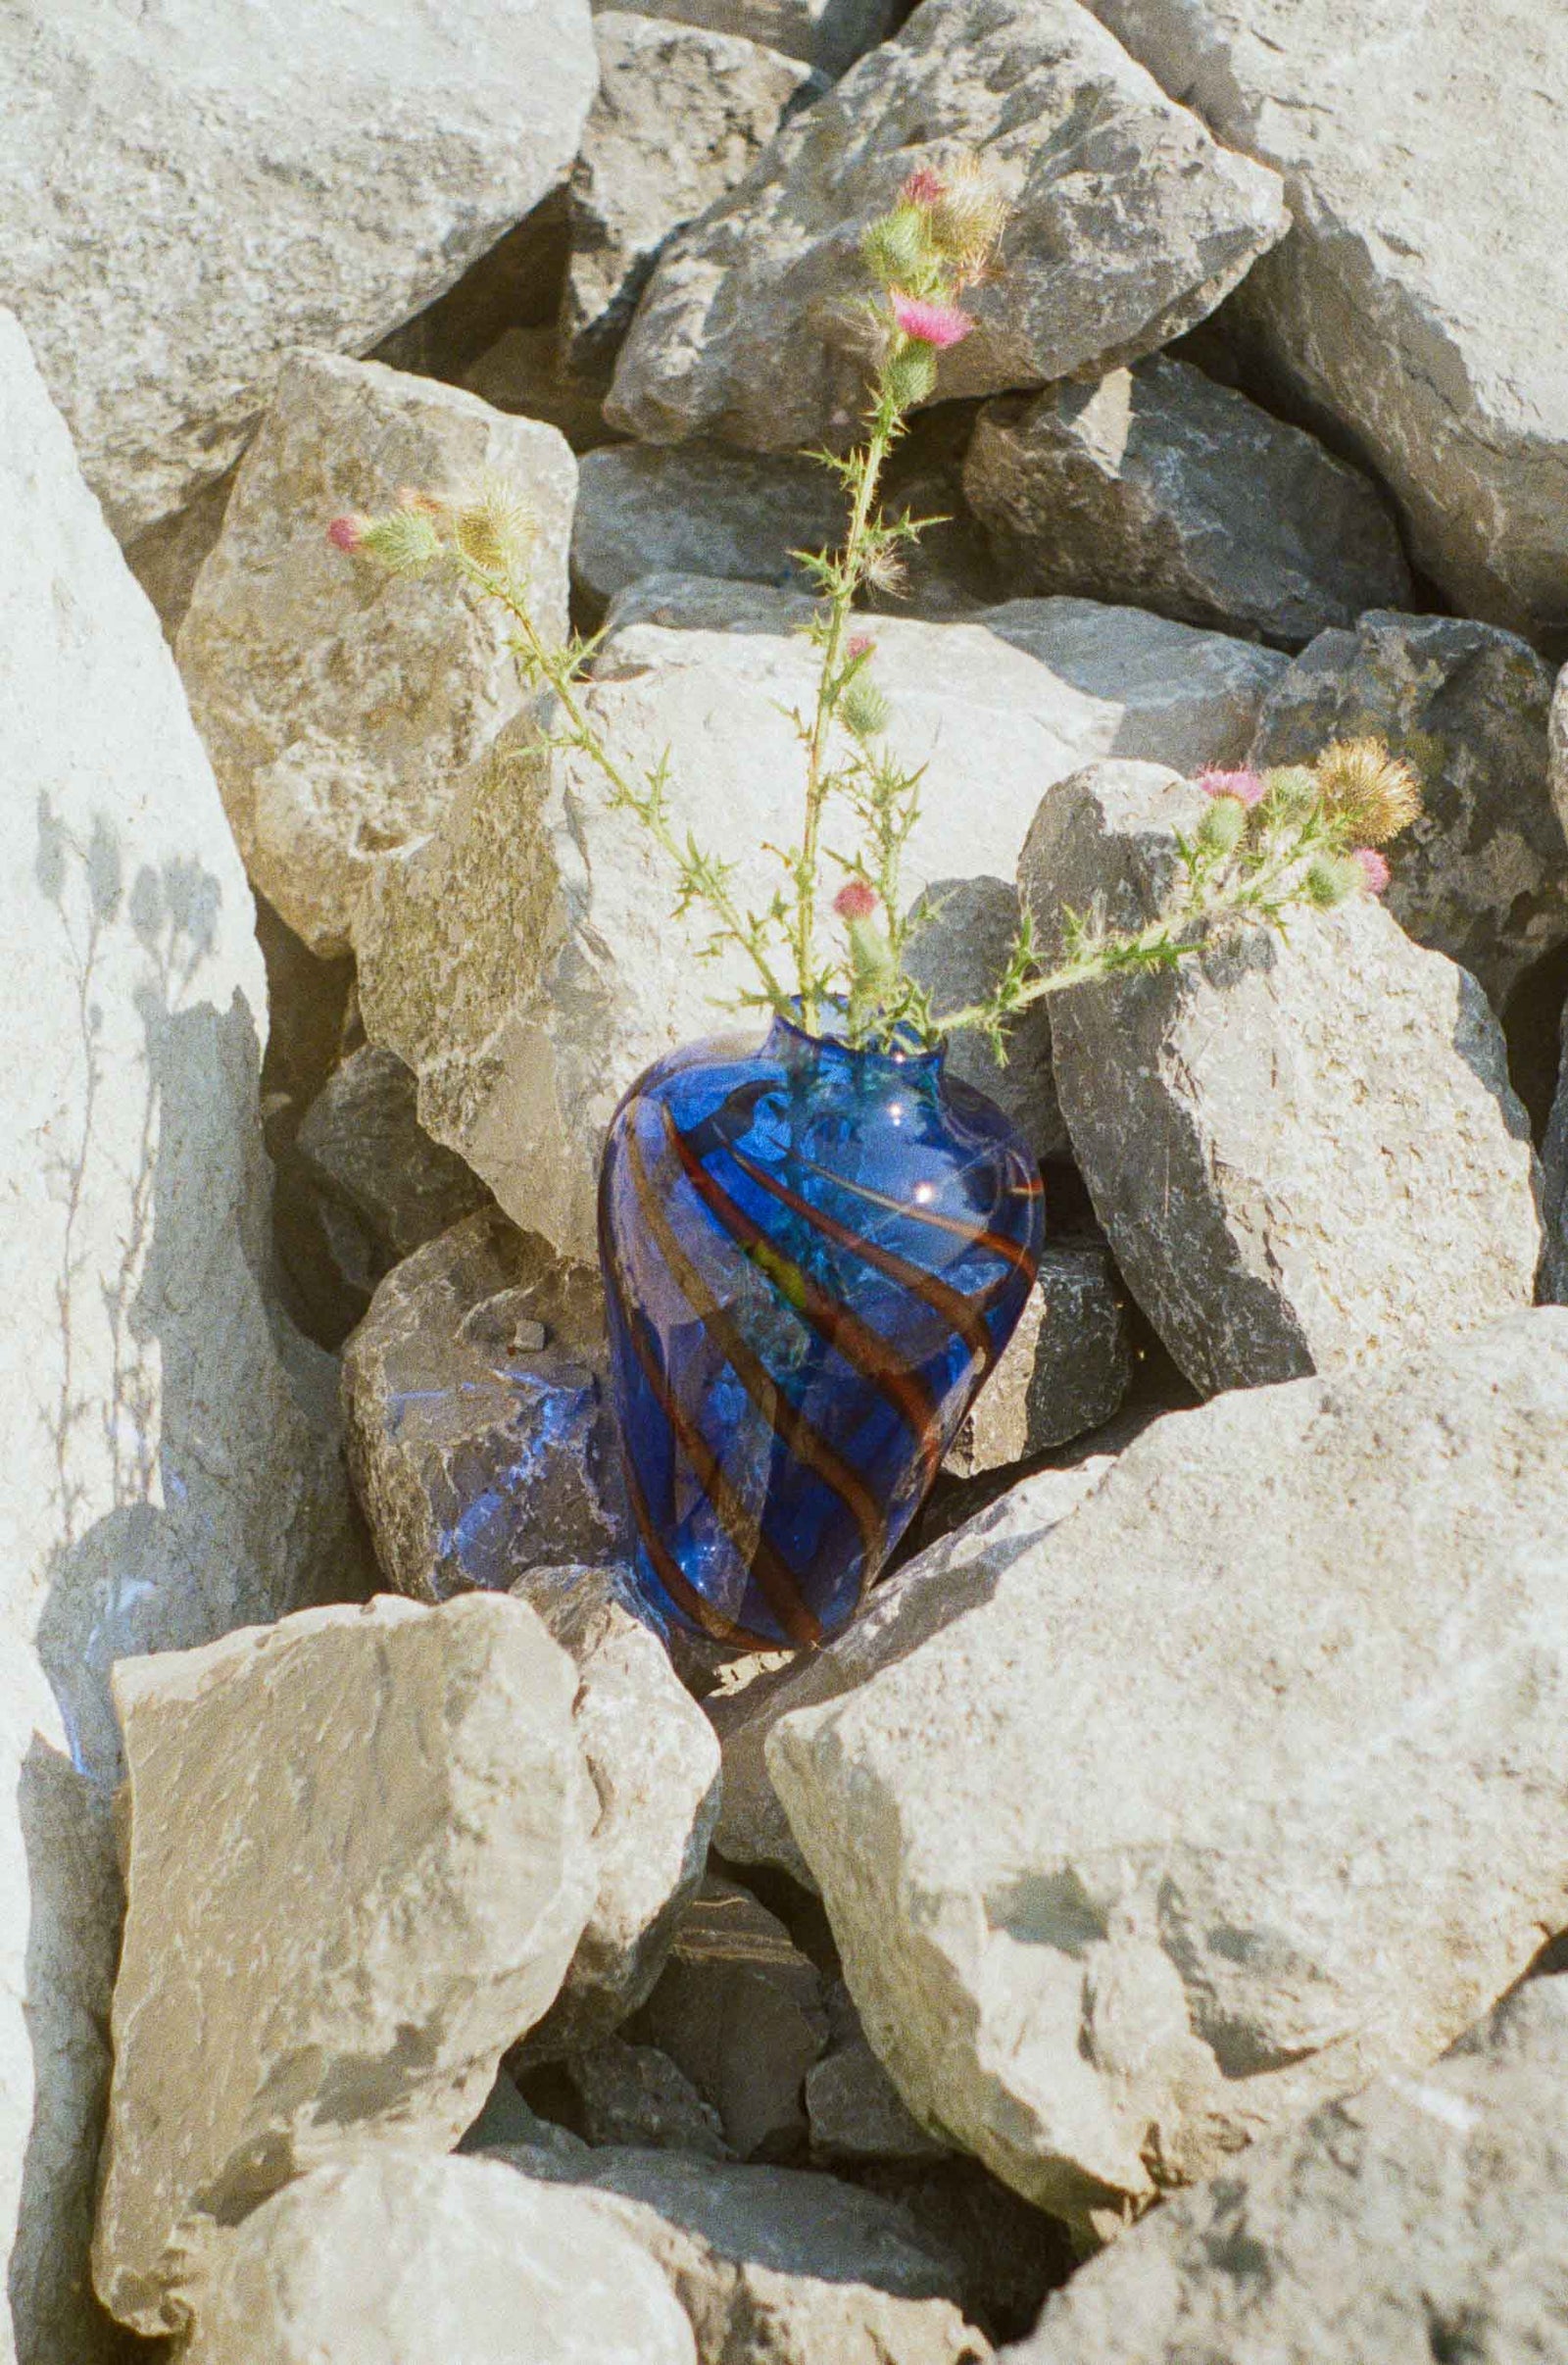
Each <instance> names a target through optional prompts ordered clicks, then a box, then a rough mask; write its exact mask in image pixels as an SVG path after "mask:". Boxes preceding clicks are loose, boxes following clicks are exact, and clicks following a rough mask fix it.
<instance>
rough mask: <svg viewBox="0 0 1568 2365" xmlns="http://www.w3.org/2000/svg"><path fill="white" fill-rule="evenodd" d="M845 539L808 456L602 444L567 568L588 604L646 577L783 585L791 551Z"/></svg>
mask: <svg viewBox="0 0 1568 2365" xmlns="http://www.w3.org/2000/svg"><path fill="white" fill-rule="evenodd" d="M843 537H844V502H843V497H842V494H841V492H840V489H839V487H838V485H837V484H836V483H835V482H834V480H833V478H832V477H831V476H829V475H828V473H827V471H826V469H825V468H821V467H820V466H819V465H818V464H817V463H816V462H814V461H811V460H804V459H798V458H796V457H794V456H793V455H791V456H783V455H780V456H773V455H770V454H767V453H760V452H726V451H725V450H724V449H723V448H722V446H709V445H707V444H692V445H685V446H674V447H666V448H663V449H661V448H660V447H659V446H658V445H654V444H635V443H622V444H610V445H608V446H606V447H605V448H604V449H603V450H601V451H597V452H592V453H590V454H589V455H588V457H587V458H586V459H585V460H584V462H583V464H582V468H581V471H580V475H579V484H578V494H577V510H576V515H575V517H574V518H573V520H572V529H571V574H572V581H573V583H574V585H575V587H576V589H577V591H578V593H579V595H580V596H581V597H582V598H583V599H584V600H586V601H587V602H588V604H589V605H590V606H591V607H592V608H593V609H594V610H595V611H596V612H603V610H604V609H606V608H608V607H609V605H610V603H611V601H612V600H613V598H614V596H615V594H616V592H618V591H624V590H625V588H626V586H627V585H628V584H629V583H635V582H637V581H638V580H640V578H641V577H642V576H644V575H651V574H684V575H719V576H725V577H734V578H740V579H743V580H746V581H749V582H753V583H791V582H795V581H797V580H798V578H799V576H800V568H799V567H798V565H797V563H796V561H795V559H794V557H793V556H792V553H794V552H795V551H798V550H822V549H827V548H831V547H833V546H834V545H835V544H837V543H838V542H840V541H842V540H843Z"/></svg>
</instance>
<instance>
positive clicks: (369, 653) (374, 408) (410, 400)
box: [176, 353, 576, 953]
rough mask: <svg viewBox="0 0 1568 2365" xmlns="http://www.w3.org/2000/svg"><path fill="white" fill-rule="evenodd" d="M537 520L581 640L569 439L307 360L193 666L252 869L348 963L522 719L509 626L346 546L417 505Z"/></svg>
mask: <svg viewBox="0 0 1568 2365" xmlns="http://www.w3.org/2000/svg"><path fill="white" fill-rule="evenodd" d="M492 475H495V476H502V477H505V478H506V479H507V480H508V482H509V483H510V484H512V485H514V486H515V488H516V490H517V492H518V493H519V495H520V496H521V498H522V499H524V500H525V501H526V503H527V505H528V508H529V512H530V517H531V521H532V526H533V539H532V545H531V556H530V584H531V595H530V596H531V597H532V600H533V603H534V616H535V619H536V621H537V622H538V624H539V627H540V629H541V631H542V632H543V633H544V634H545V636H546V638H547V639H555V640H559V639H563V638H564V635H565V629H566V544H567V539H568V536H569V532H570V521H571V505H572V499H573V495H574V492H575V488H576V464H575V462H574V461H573V459H572V456H571V453H570V452H569V451H568V450H567V448H566V445H565V443H564V440H563V438H562V437H561V436H560V435H558V434H557V433H556V431H555V429H554V428H553V427H546V426H542V425H540V424H538V423H537V422H536V421H534V420H531V419H509V418H507V417H504V416H503V415H502V414H501V413H500V412H497V411H492V410H491V409H490V408H489V406H488V405H487V404H485V403H481V402H480V401H479V400H478V398H477V397H476V396H474V395H471V394H466V393H464V392H462V391H461V390H460V389H459V388H457V387H455V386H442V385H438V384H436V383H435V382H434V380H432V379H430V378H423V377H409V376H406V375H403V374H401V373H399V372H397V371H394V370H385V369H383V368H382V367H381V365H380V364H379V363H378V362H351V361H344V360H341V359H339V358H337V357H335V356H332V355H328V354H321V353H297V354H294V355H292V356H291V357H290V358H289V360H288V362H287V364H286V366H285V367H284V369H283V370H282V373H281V375H280V377H279V380H278V385H277V391H276V394H275V396H274V398H273V401H272V404H271V407H270V410H269V411H268V413H267V416H266V418H265V419H263V421H262V424H261V427H260V429H259V430H258V432H257V436H256V440H255V442H254V443H253V444H252V446H251V448H250V450H249V452H248V453H247V454H246V456H245V459H244V462H243V463H242V465H241V468H240V470H239V473H238V476H237V477H236V479H235V483H234V490H233V492H232V494H231V495H230V497H229V502H228V507H227V509H226V511H225V512H224V516H223V524H222V530H221V533H220V535H219V538H218V542H217V545H216V547H215V548H214V550H213V553H212V556H211V557H210V558H209V559H208V561H207V563H206V565H205V566H204V567H203V568H202V571H201V574H200V575H199V576H198V578H197V581H196V585H195V588H194V590H193V591H192V594H191V600H190V606H189V608H188V610H187V612H186V616H185V620H184V622H183V623H182V624H181V626H180V629H179V638H178V641H177V643H176V654H177V656H178V659H179V666H180V671H181V673H182V674H183V676H184V680H185V686H186V689H187V691H188V693H189V696H190V700H191V711H192V714H194V716H195V719H196V724H197V728H198V729H199V730H200V731H201V734H202V737H203V739H204V741H205V743H206V746H207V749H208V752H209V754H210V755H211V757H212V760H213V768H214V770H215V771H216V772H217V774H218V783H219V787H220V788H221V791H222V795H223V802H224V806H225V809H226V811H227V813H228V816H229V819H230V821H231V823H232V824H233V829H234V835H235V837H236V838H237V840H238V841H239V848H240V852H241V854H242V855H243V856H244V858H245V862H246V866H247V868H248V870H249V871H250V873H251V876H252V878H253V879H254V880H255V882H256V884H257V886H258V887H259V888H260V889H261V891H262V893H263V894H264V895H266V896H267V897H268V898H269V899H270V902H271V903H272V904H274V905H275V906H276V908H277V910H278V911H279V912H281V913H282V915H283V917H284V918H285V919H286V920H287V921H288V923H289V925H290V926H291V927H292V928H295V929H297V930H298V932H299V934H300V935H301V936H303V937H304V939H305V941H306V942H307V944H309V945H310V946H311V948H312V950H313V951H315V952H318V953H342V952H345V951H347V950H348V948H349V944H350V936H351V928H352V922H353V918H354V913H355V910H356V907H357V905H358V902H359V899H360V896H361V894H362V892H363V889H364V886H365V882H366V879H367V877H368V874H369V871H370V869H371V867H372V866H373V864H374V863H375V862H378V861H379V860H381V859H382V858H383V857H384V856H386V855H388V854H391V853H393V852H395V851H396V850H397V849H398V848H399V847H402V846H407V845H410V844H411V843H415V842H417V841H418V840H419V839H420V838H422V837H424V836H427V835H428V833H429V832H430V830H431V829H432V828H434V827H435V825H436V823H437V821H438V820H439V818H440V816H441V813H442V812H443V811H444V810H445V808H446V806H447V804H448V803H449V802H450V799H451V796H452V792H453V782H454V780H455V778H456V777H457V776H458V775H459V774H460V773H461V771H462V769H463V767H464V765H465V764H470V763H472V762H474V761H476V760H477V759H478V758H480V757H481V756H482V755H483V754H484V752H485V750H486V749H487V748H488V747H489V746H490V745H491V744H492V742H493V741H494V739H495V737H496V735H497V733H498V732H499V731H500V729H501V727H502V725H503V724H504V723H506V722H507V721H508V720H509V719H510V718H511V717H512V716H513V715H515V714H517V713H518V712H519V711H520V709H521V707H522V703H523V693H522V688H521V685H520V683H519V681H518V679H517V673H516V665H515V660H514V657H513V653H512V650H511V648H510V646H509V635H510V632H511V627H510V625H509V624H508V622H507V620H506V618H505V617H504V616H502V615H501V614H500V612H499V611H498V610H496V609H494V608H490V607H483V608H482V607H480V606H479V604H478V603H476V602H472V601H468V600H465V599H461V598H459V597H458V596H457V595H456V593H455V591H454V588H453V585H452V583H451V581H450V580H449V579H448V578H446V577H445V576H444V575H443V574H442V573H441V572H440V570H439V569H437V570H436V571H435V572H434V573H433V574H432V576H431V578H430V579H429V580H428V581H425V582H410V581H406V580H398V581H393V580H389V579H388V578H387V576H386V575H384V574H383V573H381V572H380V571H379V570H378V569H377V568H375V567H371V566H369V565H368V564H366V563H365V562H360V561H353V560H349V559H345V557H344V556H343V554H342V553H341V552H340V551H338V550H335V549H333V548H332V547H331V545H330V544H329V543H328V541H327V539H326V528H327V525H328V523H329V522H330V520H331V519H332V518H333V517H337V516H339V515H342V514H345V513H350V512H355V511H362V512H368V513H373V512H376V511H380V510H385V509H388V508H389V507H390V506H391V504H392V501H393V498H394V496H395V494H396V493H397V491H398V489H399V487H400V486H403V485H413V486H417V487H419V488H420V489H423V490H427V491H430V492H434V493H436V494H438V495H439V496H441V497H443V498H461V497H462V496H463V495H464V494H465V493H466V492H470V491H472V490H474V489H476V487H477V486H478V485H479V484H480V483H481V482H482V481H483V480H484V479H485V478H486V477H488V476H492Z"/></svg>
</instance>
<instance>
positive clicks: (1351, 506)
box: [963, 354, 1410, 648]
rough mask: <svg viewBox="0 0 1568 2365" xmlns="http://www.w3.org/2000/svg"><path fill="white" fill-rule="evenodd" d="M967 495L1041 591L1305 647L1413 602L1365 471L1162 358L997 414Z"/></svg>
mask: <svg viewBox="0 0 1568 2365" xmlns="http://www.w3.org/2000/svg"><path fill="white" fill-rule="evenodd" d="M963 484H964V492H965V494H966V496H967V498H968V501H969V503H970V506H971V507H972V509H973V510H974V512H975V514H976V516H977V517H980V518H981V519H982V520H983V521H984V522H985V524H987V525H988V526H989V527H990V528H991V530H992V532H993V533H994V534H995V535H996V536H997V538H998V541H999V543H1000V545H1001V548H1002V552H1003V555H1004V556H1005V559H1006V560H1007V561H1009V562H1011V563H1012V564H1013V565H1014V566H1015V567H1017V569H1018V570H1019V579H1020V580H1021V581H1022V582H1023V583H1024V584H1026V585H1027V586H1028V587H1029V588H1030V589H1032V590H1036V591H1057V592H1082V593H1085V594H1087V595H1088V596H1089V597H1091V598H1094V599H1102V600H1118V601H1125V602H1126V603H1127V604H1128V605H1129V606H1131V607H1145V608H1153V609H1155V610H1157V611H1158V613H1159V614H1160V615H1161V616H1178V617H1180V618H1181V619H1182V620H1183V621H1184V622H1186V623H1189V624H1207V625H1212V626H1216V627H1217V628H1218V629H1219V630H1221V631H1226V632H1243V633H1254V634H1258V635H1260V636H1261V637H1262V638H1263V639H1264V640H1270V641H1279V642H1283V643H1285V644H1286V645H1287V646H1288V647H1291V648H1299V647H1300V645H1301V643H1302V642H1303V641H1307V640H1310V639H1311V637H1312V635H1313V634H1314V633H1315V632H1322V631H1325V630H1327V629H1328V628H1329V627H1330V626H1331V625H1336V624H1353V623H1354V622H1355V619H1356V617H1357V616H1359V615H1360V614H1361V611H1362V610H1363V609H1364V608H1397V607H1401V606H1403V605H1404V604H1405V603H1406V602H1407V601H1408V599H1409V596H1410V570H1409V568H1408V567H1407V566H1406V565H1405V562H1404V554H1403V552H1402V551H1401V550H1400V548H1399V537H1398V535H1397V532H1396V530H1395V525H1394V520H1393V518H1392V517H1391V516H1390V514H1389V511H1388V510H1387V508H1386V507H1385V505H1384V503H1383V501H1382V499H1381V498H1380V496H1379V495H1378V493H1377V492H1376V491H1375V490H1374V488H1373V487H1372V486H1371V485H1370V484H1369V483H1368V482H1367V479H1366V478H1365V477H1364V476H1363V475H1362V474H1361V473H1360V472H1359V470H1358V469H1355V468H1349V467H1348V466H1347V465H1346V463H1345V462H1344V461H1343V460H1335V459H1333V458H1331V457H1330V455H1329V454H1328V453H1327V452H1326V451H1325V450H1324V449H1323V446H1322V445H1321V444H1320V443H1317V442H1316V441H1314V439H1313V438H1312V437H1311V436H1310V435H1306V434H1303V433H1302V431H1301V429H1300V428H1299V427H1292V426H1287V425H1285V424H1284V423H1283V422H1282V421H1281V420H1279V419H1271V418H1270V416H1269V414H1268V413H1267V412H1266V411H1260V410H1259V409H1258V407H1257V405H1256V404H1255V403H1252V402H1249V400H1248V398H1247V396H1246V395H1245V394H1240V393H1238V392H1236V391H1235V390H1234V389H1233V388H1231V387H1229V386H1217V385H1215V383H1214V381H1213V380H1212V379H1211V378H1207V377H1205V376H1204V375H1203V373H1202V371H1201V370H1195V369H1194V368H1193V366H1192V365H1191V363H1189V362H1176V361H1171V360H1169V359H1168V358H1167V357H1166V356H1164V355H1162V354H1156V355H1154V356H1153V357H1152V358H1151V359H1150V360H1148V361H1145V362H1140V363H1139V364H1138V367H1137V368H1136V369H1135V370H1113V371H1112V372H1111V374H1110V375H1109V376H1108V377H1104V378H1102V379H1100V380H1099V382H1098V383H1092V384H1090V385H1058V386H1053V387H1051V388H1049V389H1048V390H1047V392H1046V393H1044V394H1041V395H1038V396H1035V397H1033V398H1031V397H1029V396H1027V395H1017V394H1011V395H1005V396H1003V397H1002V398H1001V399H1000V400H999V401H997V402H994V403H988V404H987V405H986V407H985V409H984V410H983V411H982V412H981V414H980V418H979V420H978V422H977V424H976V427H975V432H974V439H973V441H972V442H971V444H970V446H969V455H968V460H967V462H966V465H965V468H964V475H963Z"/></svg>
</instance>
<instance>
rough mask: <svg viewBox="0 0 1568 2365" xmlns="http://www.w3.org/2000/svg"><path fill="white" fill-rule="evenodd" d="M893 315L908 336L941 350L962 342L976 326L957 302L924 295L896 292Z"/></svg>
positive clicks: (917, 342)
mask: <svg viewBox="0 0 1568 2365" xmlns="http://www.w3.org/2000/svg"><path fill="white" fill-rule="evenodd" d="M893 318H894V319H895V320H897V322H898V324H899V326H900V327H901V328H902V329H903V331H904V333H905V335H906V336H907V337H913V339H914V341H915V343H916V344H917V345H934V346H935V347H936V349H937V351H938V352H939V353H941V352H944V351H945V350H946V349H947V347H948V346H949V345H961V344H962V343H963V340H964V338H965V337H966V336H967V335H968V333H969V331H970V329H971V328H972V327H973V326H974V322H973V320H971V319H970V317H969V315H968V314H967V313H966V312H963V311H960V309H959V308H958V306H957V305H956V304H937V303H931V302H928V301H927V300H926V299H925V298H924V297H923V296H899V295H896V296H895V297H894V299H893Z"/></svg>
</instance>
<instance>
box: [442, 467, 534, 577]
mask: <svg viewBox="0 0 1568 2365" xmlns="http://www.w3.org/2000/svg"><path fill="white" fill-rule="evenodd" d="M531 529H532V519H531V517H529V514H528V507H527V504H526V502H524V501H523V500H522V499H521V497H520V496H519V495H518V493H517V492H516V491H515V488H514V487H513V486H511V485H510V484H507V483H504V482H503V481H502V480H501V479H499V478H487V479H486V481H485V482H484V483H483V484H482V485H481V486H480V487H479V489H478V491H477V492H476V493H475V494H473V495H472V496H471V498H470V499H468V500H466V501H465V502H464V503H463V504H462V506H461V507H460V508H459V509H458V510H457V512H456V513H455V516H454V519H453V534H454V537H455V539H456V541H457V545H458V548H459V549H460V550H461V551H462V553H463V555H464V557H465V558H466V559H471V560H472V562H473V564H474V566H475V567H484V568H485V570H486V571H487V572H488V573H490V574H515V573H517V572H519V571H520V570H521V567H522V564H523V560H524V557H525V555H526V552H527V547H528V541H529V536H530V532H531Z"/></svg>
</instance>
